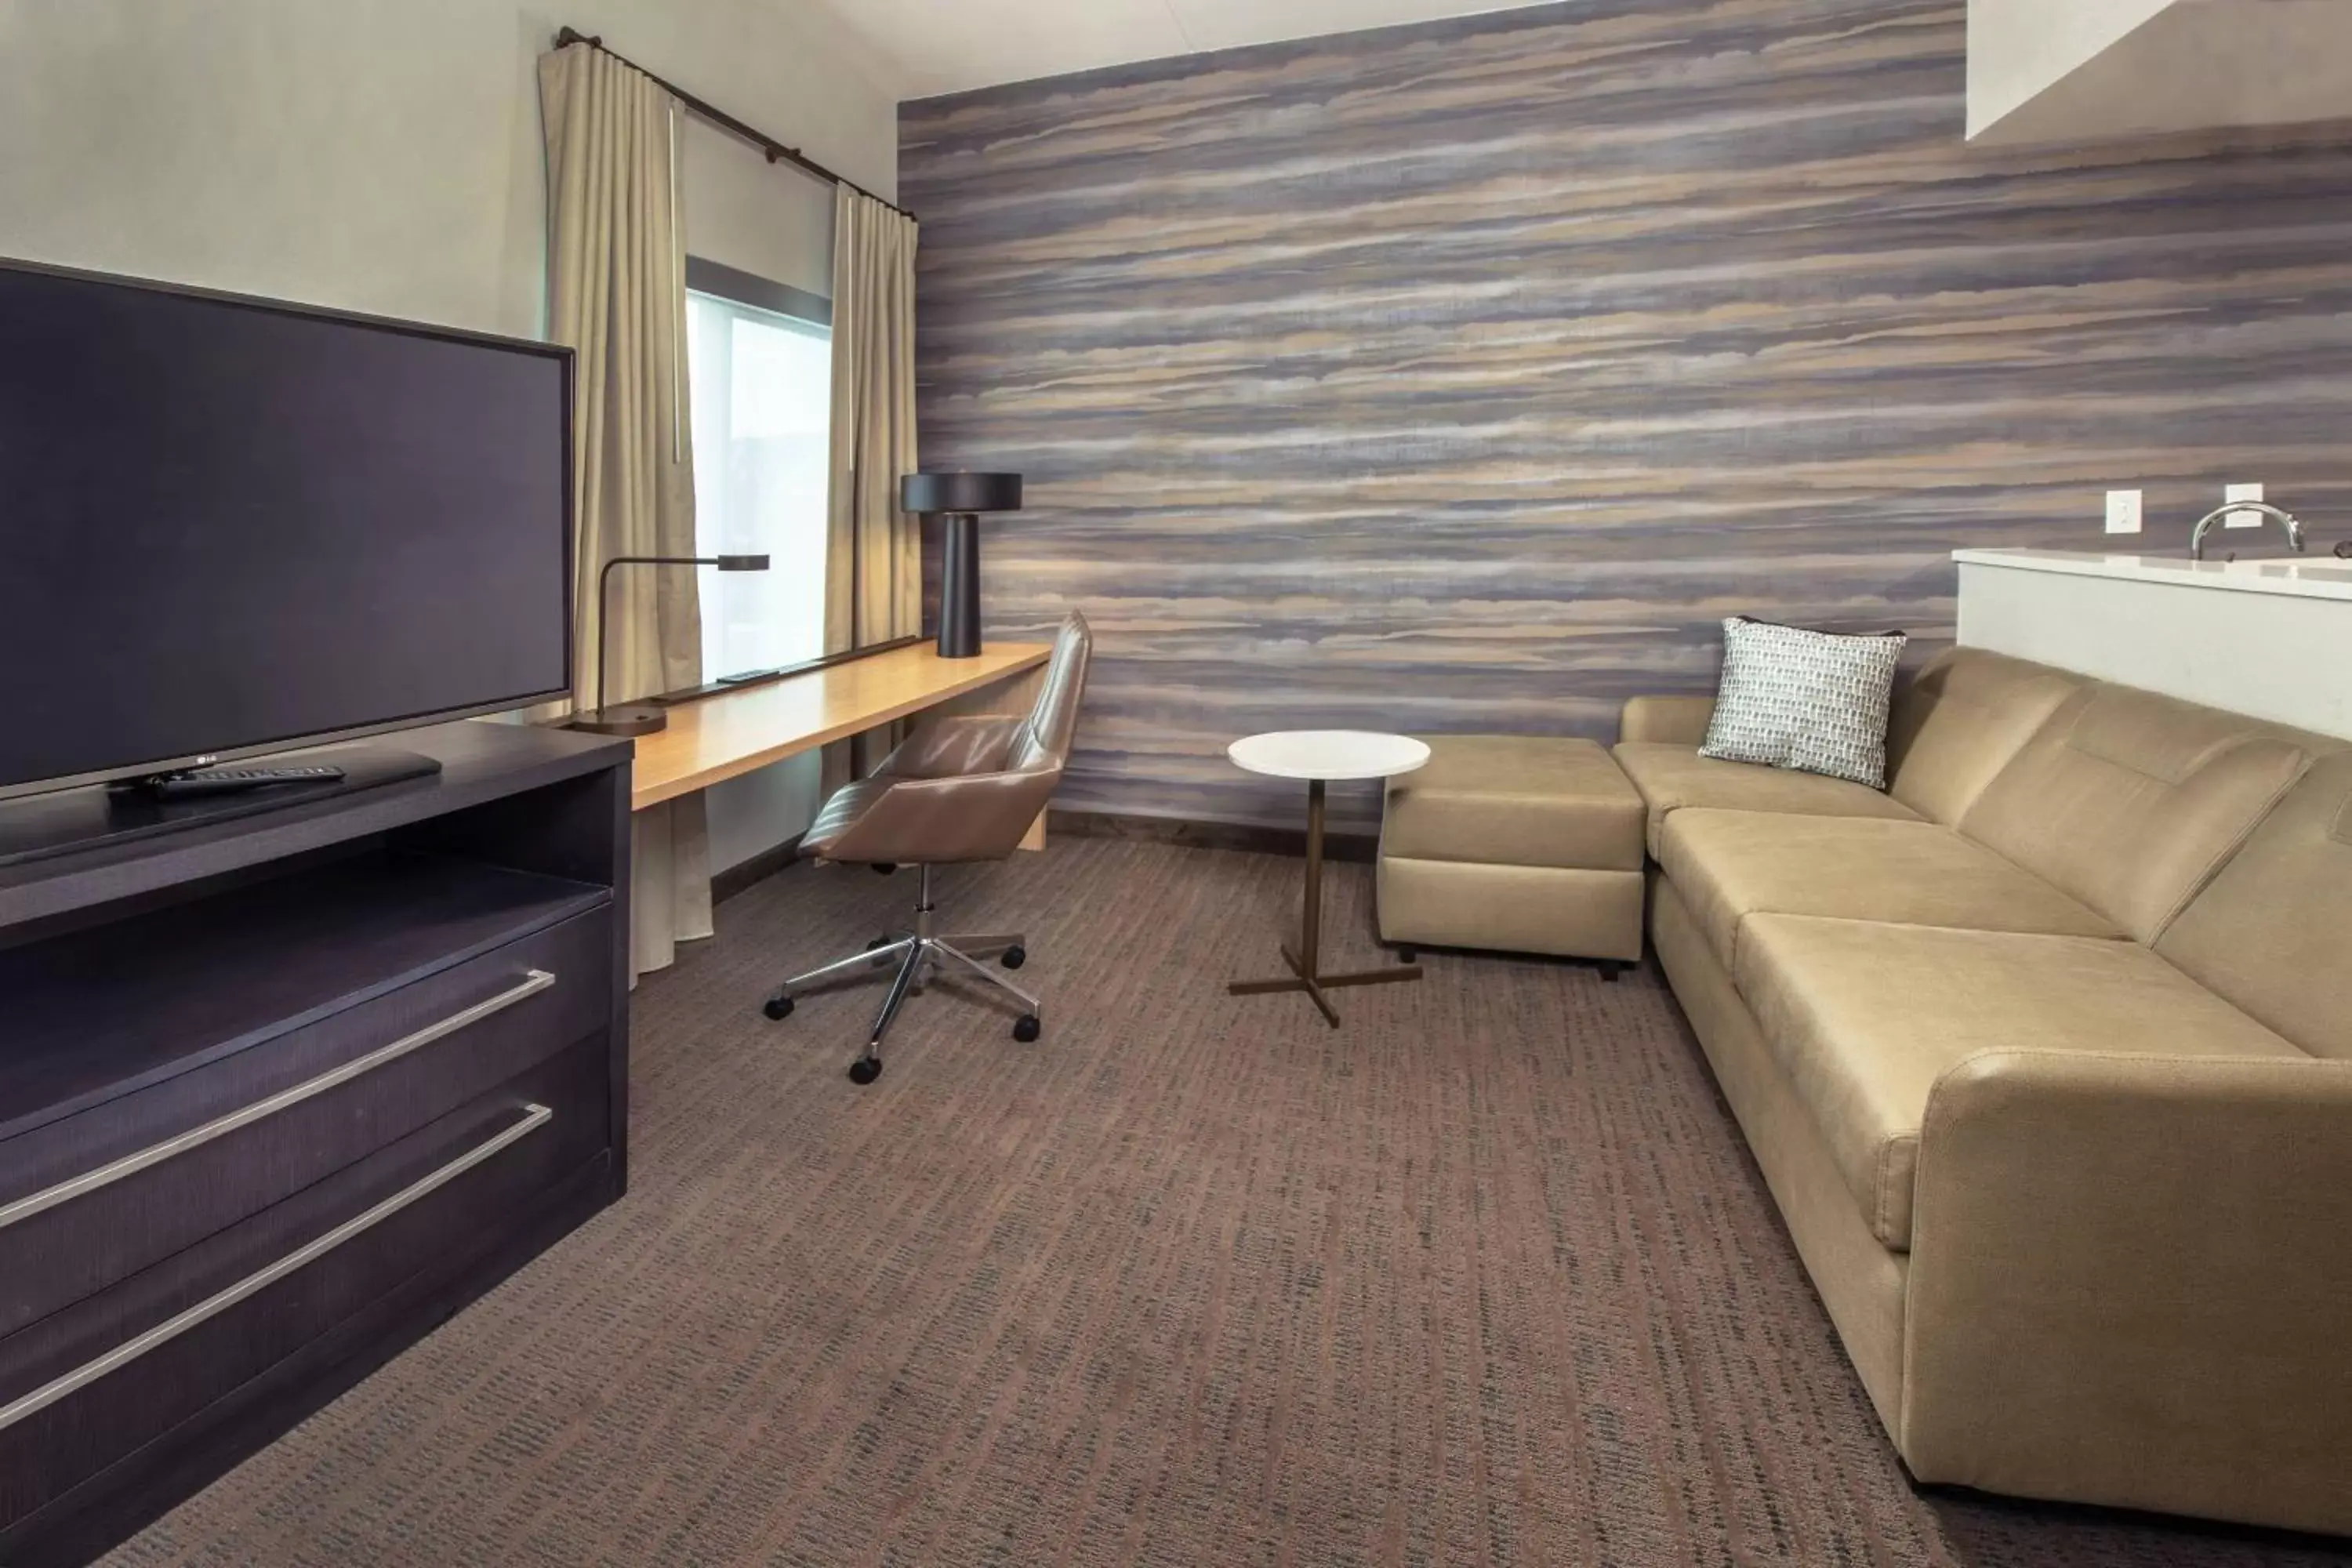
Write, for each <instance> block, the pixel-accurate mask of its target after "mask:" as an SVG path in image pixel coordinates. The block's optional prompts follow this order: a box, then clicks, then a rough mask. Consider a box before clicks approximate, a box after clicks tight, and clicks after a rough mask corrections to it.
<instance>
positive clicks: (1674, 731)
mask: <svg viewBox="0 0 2352 1568" xmlns="http://www.w3.org/2000/svg"><path fill="white" fill-rule="evenodd" d="M1714 717H1715V699H1714V698H1712V697H1633V698H1629V699H1627V700H1626V702H1625V710H1624V712H1623V713H1622V715H1620V717H1619V719H1618V721H1617V738H1618V739H1619V740H1620V741H1661V742H1665V743H1666V744H1668V745H1674V746H1696V745H1697V744H1698V743H1699V742H1702V741H1704V740H1706V726H1707V721H1709V720H1711V719H1713V718H1714Z"/></svg>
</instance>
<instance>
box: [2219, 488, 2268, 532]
mask: <svg viewBox="0 0 2352 1568" xmlns="http://www.w3.org/2000/svg"><path fill="white" fill-rule="evenodd" d="M2221 499H2222V500H2224V501H2233V500H2263V499H2265V498H2264V497H2263V487H2262V486H2260V485H2223V486H2222V487H2221ZM2262 525H2263V514H2262V513H2261V512H2258V511H2233V512H2231V514H2230V515H2229V516H2227V517H2225V518H2223V519H2222V520H2221V526H2222V527H2224V528H2260V527H2262Z"/></svg>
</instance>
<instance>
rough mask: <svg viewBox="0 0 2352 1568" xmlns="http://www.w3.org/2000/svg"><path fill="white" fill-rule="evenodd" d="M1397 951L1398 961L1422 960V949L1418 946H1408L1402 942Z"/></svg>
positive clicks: (1418, 961) (1411, 961)
mask: <svg viewBox="0 0 2352 1568" xmlns="http://www.w3.org/2000/svg"><path fill="white" fill-rule="evenodd" d="M1396 952H1397V962H1398V963H1420V962H1421V949H1419V948H1417V947H1406V946H1403V945H1402V944H1401V943H1400V944H1399V945H1398V947H1397V950H1396Z"/></svg>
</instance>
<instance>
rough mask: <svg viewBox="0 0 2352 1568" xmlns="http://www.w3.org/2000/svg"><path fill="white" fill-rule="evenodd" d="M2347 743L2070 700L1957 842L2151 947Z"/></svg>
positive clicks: (2115, 697)
mask: <svg viewBox="0 0 2352 1568" xmlns="http://www.w3.org/2000/svg"><path fill="white" fill-rule="evenodd" d="M2341 749H2342V742H2333V741H2328V740H2326V739H2324V738H2323V737H2320V736H2317V735H2307V734H2304V733H2302V732H2301V731H2294V730H2288V729H2284V728H2283V727H2281V726H2279V725H2275V724H2269V723H2265V722H2263V721H2261V720H2259V719H2248V718H2244V717H2242V716H2241V715H2238V714H2235V713H2224V712H2222V711H2221V710H2219V709H2213V708H2201V707H2199V706H2197V705H2196V704H2194V703H2189V702H2181V701H2179V700H2175V699H2173V698H2169V697H2159V696H2158V695H2156V694H2155V693H2153V692H2148V691H2139V690H2135V689H2132V688H2130V687H2125V686H2093V687H2089V688H2086V689H2084V690H2083V691H2081V692H2079V693H2077V694H2076V695H2075V696H2074V698H2072V699H2070V700H2068V701H2067V702H2066V704H2065V705H2064V706H2063V708H2061V709H2060V710H2059V711H2058V713H2057V714H2056V715H2055V716H2054V717H2053V719H2052V720H2051V721H2050V722H2049V723H2047V724H2045V725H2044V726H2042V729H2041V730H2040V731H2038V732H2037V733H2036V734H2035V735H2034V737H2033V739H2032V741H2030V742H2027V743H2026V746H2025V749H2024V750H2023V751H2021V752H2019V753H2018V755H2017V760H2016V761H2015V762H2013V763H2010V765H2009V766H2007V767H2006V768H2003V769H2002V770H2001V771H2000V775H1999V776H1998V777H1996V778H1995V779H1994V780H1993V781H1992V783H1991V784H1990V785H1988V786H1987V787H1986V789H1985V792H1984V794H1983V795H1980V796H1979V797H1978V799H1977V802H1976V804H1975V805H1972V806H1970V807H1969V810H1968V813H1967V815H1965V816H1962V817H1961V818H1960V822H1959V828H1960V831H1961V832H1962V833H1965V834H1967V835H1968V836H1969V837H1971V838H1974V839H1976V840H1977V841H1978V842H1979V843H1981V844H1985V845H1989V846H1990V847H1992V848H1993V849H1995V850H1997V851H1999V852H2000V854H2001V855H2002V856H2004V857H2006V858H2009V859H2011V860H2013V861H2015V862H2016V863H2017V864H2019V865H2020V866H2022V867H2024V868H2026V869H2027V870H2029V871H2031V872H2032V873H2033V874H2034V875H2036V876H2038V877H2040V878H2042V879H2043V880H2045V881H2048V882H2052V883H2054V884H2055V885H2056V886H2057V887H2058V888H2060V889H2063V891H2065V892H2067V893H2070V894H2072V895H2073V896H2074V897H2075V898H2077V899H2080V900H2082V901H2083V902H2084V903H2086V904H2088V905H2090V906H2091V908H2093V909H2095V910H2098V911H2099V912H2100V913H2101V914H2103V915H2105V916H2106V917H2107V918H2108V919H2109V920H2111V921H2115V922H2116V924H2117V925H2119V926H2121V927H2122V928H2123V929H2124V930H2125V931H2127V932H2129V933H2130V934H2131V936H2132V937H2133V938H2134V939H2135V940H2136V941H2139V942H2156V941H2158V939H2160V938H2161V937H2162V936H2163V935H2164V932H2165V929H2166V928H2167V927H2168V926H2169V925H2170V924H2171V923H2172V921H2173V919H2174V917H2175V916H2176V915H2178V914H2179V912H2180V910H2181V909H2182V908H2183V907H2184V906H2185V905H2186V904H2187V903H2188V902H2189V900H2190V899H2191V898H2193V897H2194V896H2195V895H2196V894H2197V892H2198V890H2199V889H2201V888H2202V887H2203V886H2204V885H2205V883H2206V882H2207V881H2208V880H2210V879H2211V877H2212V875H2213V873H2214V872H2215V871H2216V870H2217V869H2218V868H2220V867H2221V863H2222V862H2223V861H2224V860H2226V859H2227V858H2229V857H2230V856H2231V854H2232V853H2234V852H2235V851H2236V849H2237V848H2238V847H2239V846H2240V845H2241V844H2242V843H2243V842H2244V840H2245V838H2246V836H2247V835H2248V834H2249V833H2251V832H2252V829H2253V826H2254V825H2255V824H2256V823H2257V822H2259V821H2261V820H2262V819H2263V816H2264V815H2266V814H2267V813H2268V812H2269V811H2270V809H2271V808H2272V807H2273V805H2277V804H2278V801H2279V799H2280V797H2281V796H2283V795H2284V794H2285V793H2286V791H2287V790H2288V789H2289V788H2290V787H2291V786H2292V785H2293V784H2294V783H2295V781H2296V780H2298V779H2300V778H2301V777H2302V776H2303V775H2304V773H2305V771H2306V770H2307V769H2308V768H2309V767H2310V766H2311V764H2312V763H2313V761H2314V760H2315V758H2317V757H2318V756H2320V755H2323V754H2326V753H2327V752H2333V751H2337V750H2341Z"/></svg>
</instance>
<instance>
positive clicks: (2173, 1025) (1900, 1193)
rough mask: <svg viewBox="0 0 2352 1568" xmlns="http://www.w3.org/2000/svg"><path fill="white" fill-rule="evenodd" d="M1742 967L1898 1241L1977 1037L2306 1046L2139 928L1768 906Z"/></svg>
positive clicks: (1879, 1218)
mask: <svg viewBox="0 0 2352 1568" xmlns="http://www.w3.org/2000/svg"><path fill="white" fill-rule="evenodd" d="M1732 974H1733V979H1734V981H1735V982H1736V984H1738V989H1739V993H1740V995H1741V996H1742V997H1743V998H1744V999H1745V1000H1746V1001H1747V1003H1748V1008H1749V1010H1750V1011H1752V1012H1753V1013H1754V1014H1755V1015H1756V1021H1757V1026H1758V1027H1759V1030H1760V1031H1761V1032H1762V1034H1763V1036H1764V1038H1765V1041H1766V1043H1767V1044H1768V1045H1769V1047H1771V1050H1772V1054H1773V1058H1774V1059H1775V1060H1776V1061H1777V1062H1778V1063H1779V1064H1780V1068H1781V1070H1782V1071H1784V1072H1786V1073H1787V1074H1788V1075H1789V1077H1790V1079H1791V1080H1792V1082H1793V1083H1794V1084H1795V1086H1796V1089H1797V1092H1798V1093H1799V1094H1800V1095H1801V1097H1803V1099H1804V1100H1805V1102H1806V1104H1807V1105H1808V1106H1810V1107H1811V1110H1812V1114H1813V1115H1814V1117H1815V1118H1816V1119H1817V1120H1818V1121H1819V1125H1820V1128H1821V1131H1822V1137H1823V1139H1824V1140H1825V1141H1826V1142H1828V1143H1829V1145H1830V1148H1831V1151H1832V1155H1833V1156H1834V1158H1835V1159H1836V1161H1837V1163H1838V1168H1839V1170H1840V1172H1841V1173H1843V1175H1844V1177H1845V1182H1846V1185H1847V1187H1848V1188H1849V1189H1850V1190H1851V1191H1852V1192H1853V1196H1854V1201H1855V1203H1856V1204H1857V1205H1860V1207H1861V1210H1862V1214H1863V1217H1864V1219H1866V1220H1868V1221H1869V1222H1870V1226H1871V1229H1872V1231H1873V1233H1874V1235H1876V1236H1877V1237H1878V1239H1879V1240H1880V1241H1881V1242H1883V1243H1885V1245H1886V1246H1888V1247H1894V1248H1896V1249H1898V1250H1902V1249H1907V1248H1908V1247H1910V1245H1911V1202H1912V1184H1913V1176H1914V1173H1916V1169H1917V1166H1918V1157H1919V1124H1920V1122H1921V1121H1922V1120H1923V1118H1924V1117H1925V1116H1926V1113H1927V1096H1928V1092H1929V1091H1930V1090H1931V1089H1933V1088H1934V1087H1935V1083H1936V1080H1937V1078H1939V1077H1941V1076H1942V1075H1943V1074H1944V1073H1945V1072H1947V1071H1948V1070H1949V1069H1950V1068H1953V1067H1955V1066H1957V1065H1958V1064H1959V1063H1960V1062H1962V1061H1965V1060H1967V1059H1968V1058H1969V1056H1971V1055H1972V1054H1974V1053H1975V1052H1978V1051H1981V1050H1988V1049H1991V1048H1994V1047H2029V1048H2033V1049H2041V1050H2080V1051H2127V1052H2130V1053H2132V1054H2134V1055H2137V1056H2172V1057H2302V1056H2303V1055H2304V1054H2305V1053H2303V1052H2301V1051H2298V1050H2297V1049H2296V1048H2295V1047H2294V1045H2293V1044H2292V1043H2291V1042H2289V1041H2287V1040H2285V1039H2284V1038H2282V1037H2280V1036H2278V1035H2276V1034H2273V1032H2272V1031H2271V1030H2269V1029H2266V1028H2264V1027H2263V1026H2262V1025H2261V1024H2259V1023H2257V1022H2255V1021H2254V1020H2253V1019H2252V1018H2251V1017H2248V1016H2246V1015H2245V1014H2243V1013H2242V1012H2240V1011H2239V1010H2238V1009H2237V1008H2235V1007H2233V1006H2231V1005H2230V1004H2229V1003H2227V1002H2225V1001H2223V1000H2222V999H2221V997H2219V996H2217V995H2215V994H2213V993H2212V992H2210V991H2208V990H2206V989H2205V988H2204V987H2203V986H2201V985H2200V984H2197V983H2196V982H2195V981H2193V980H2191V979H2189V977H2188V976H2187V975H2185V974H2183V973H2180V971H2179V970H2178V969H2175V968H2173V967H2172V965H2170V964H2169V963H2166V962H2165V961H2164V960H2163V959H2161V958H2159V957H2158V956H2157V955H2156V954H2155V953H2153V952H2149V951H2148V950H2147V949H2146V948H2144V947H2141V946H2139V945H2138V944H2137V943H2136V942H2108V941H2102V940H2100V939H2098V938H2095V937H2075V936H2042V935H2032V934H2023V933H2019V932H2014V931H1958V930H1953V929H1950V928H1946V927H1937V926H1916V925H1887V924H1882V923H1879V922H1877V921H1849V920H1828V919H1822V918H1819V917H1816V916H1810V915H1782V914H1759V915H1751V916H1749V917H1748V921H1747V922H1746V925H1745V928H1744V929H1743V931H1741V933H1740V942H1739V961H1738V964H1737V965H1736V966H1735V967H1734V969H1733V972H1732Z"/></svg>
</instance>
